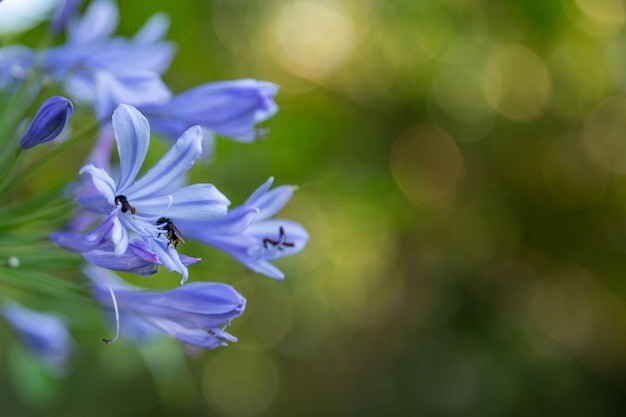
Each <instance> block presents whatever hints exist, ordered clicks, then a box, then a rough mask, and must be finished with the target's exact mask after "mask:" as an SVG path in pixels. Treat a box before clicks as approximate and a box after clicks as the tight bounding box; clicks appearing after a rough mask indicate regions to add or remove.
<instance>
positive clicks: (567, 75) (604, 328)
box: [0, 0, 626, 417]
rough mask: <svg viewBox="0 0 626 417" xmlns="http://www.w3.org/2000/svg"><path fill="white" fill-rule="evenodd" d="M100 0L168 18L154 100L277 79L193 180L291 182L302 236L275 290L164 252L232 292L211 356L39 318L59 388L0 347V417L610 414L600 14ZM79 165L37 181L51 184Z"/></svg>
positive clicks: (622, 241)
mask: <svg viewBox="0 0 626 417" xmlns="http://www.w3.org/2000/svg"><path fill="white" fill-rule="evenodd" d="M119 3H120V4H119V6H120V11H121V23H120V29H119V33H121V34H124V35H129V36H130V35H132V34H133V33H134V32H135V31H136V30H137V29H138V28H139V27H140V25H141V24H142V23H143V22H144V21H145V20H146V19H147V18H148V17H149V16H150V15H152V14H153V13H155V12H157V11H161V10H162V11H165V12H166V13H168V14H169V15H170V17H171V20H172V21H171V29H170V32H169V36H168V38H169V39H172V40H174V41H175V42H177V44H178V47H179V52H178V54H177V56H176V58H175V61H174V63H173V66H172V69H171V70H170V71H169V72H168V73H167V74H166V76H165V80H166V82H167V83H168V85H169V86H170V87H171V88H172V90H173V91H175V92H180V91H183V90H185V89H188V88H190V87H192V86H195V85H197V84H200V83H203V82H207V81H212V80H222V79H237V78H247V77H251V78H257V79H263V80H269V81H273V82H276V83H277V84H279V85H280V86H281V90H280V92H279V94H278V96H277V102H278V104H279V106H280V108H281V110H280V112H279V113H278V114H277V115H276V116H275V117H274V118H273V119H271V120H270V121H269V122H267V123H265V126H267V127H269V128H270V134H269V136H268V137H267V139H266V140H264V141H261V142H258V143H254V144H249V145H246V144H239V143H234V142H229V141H227V140H223V139H220V140H219V141H218V143H217V152H216V157H215V159H214V160H213V161H212V162H211V163H210V164H204V165H201V166H199V167H198V166H197V167H196V168H194V169H195V171H193V179H194V180H196V181H202V182H212V183H214V184H215V185H217V186H218V188H219V189H220V190H222V191H223V192H224V193H225V194H226V195H228V196H229V197H230V198H231V200H232V201H233V203H234V205H237V204H239V203H241V202H242V201H244V200H245V198H246V197H247V195H249V193H250V192H252V191H253V190H254V189H255V188H256V187H257V186H258V185H259V184H261V183H262V182H263V181H264V180H265V179H266V178H267V177H269V176H274V177H275V179H276V184H298V185H299V186H300V190H299V191H298V192H297V193H296V195H295V196H294V198H293V199H292V201H291V202H290V203H289V204H288V205H287V206H286V208H285V209H284V210H283V211H282V212H281V214H280V216H281V217H286V218H291V219H294V220H296V221H299V222H301V223H302V224H303V225H304V226H305V227H306V228H307V229H308V231H309V233H310V235H311V240H310V242H309V244H308V246H307V248H306V249H305V251H304V252H302V253H300V254H298V255H296V256H293V257H291V258H287V259H281V260H279V261H278V262H276V264H277V265H278V266H279V267H280V268H281V269H283V271H284V272H285V273H286V276H287V278H286V279H285V281H284V282H276V281H273V280H271V279H269V278H265V277H263V276H260V275H255V274H253V273H251V272H249V271H248V270H247V269H245V268H244V267H243V266H241V265H239V264H237V263H236V262H235V261H233V260H231V259H230V258H229V257H227V256H226V255H223V254H221V253H217V252H216V251H214V250H211V249H207V248H204V247H202V246H200V245H196V244H194V243H192V242H188V243H187V244H186V245H184V251H183V252H184V253H186V254H188V255H192V256H201V257H202V258H203V259H204V261H203V262H202V263H201V264H199V265H194V266H193V267H191V269H190V271H191V279H192V280H208V281H222V282H227V283H229V284H232V285H233V286H235V287H236V288H237V289H238V290H239V291H240V292H241V293H242V294H243V295H244V296H245V297H247V299H248V309H247V311H246V313H245V314H244V316H243V317H242V318H240V319H238V320H236V321H235V322H234V323H233V326H232V328H231V331H232V333H233V334H234V335H236V336H237V337H239V342H238V343H236V344H233V345H231V346H230V347H228V348H222V349H218V350H216V351H204V352H197V351H190V352H188V357H186V356H185V354H183V353H181V350H180V349H179V347H178V346H177V344H176V343H175V342H173V341H171V340H162V341H160V342H155V343H153V344H151V345H148V346H143V347H137V346H133V345H130V344H128V343H125V342H124V341H120V342H119V343H117V344H115V345H112V346H109V347H107V346H105V345H104V344H102V343H101V342H100V337H102V336H106V335H107V334H108V333H107V332H108V330H106V328H105V327H104V325H103V324H102V320H101V319H100V317H99V316H98V314H97V311H96V308H95V305H94V304H93V303H90V302H88V301H82V300H78V301H72V300H62V301H60V302H59V303H58V304H57V305H56V306H57V307H56V308H58V309H62V310H63V311H65V313H66V314H67V315H68V316H69V317H70V318H71V322H72V325H73V329H74V335H75V338H76V342H77V353H76V356H75V358H74V361H73V372H72V373H71V374H69V375H68V376H66V377H65V378H61V379H54V378H50V377H46V376H44V375H42V374H41V373H40V372H39V371H38V370H37V369H36V368H35V367H33V366H32V365H29V363H30V362H29V361H28V359H27V358H25V357H24V355H23V353H22V352H21V351H20V348H19V347H18V345H17V344H16V343H8V344H5V343H3V344H2V347H0V350H2V352H1V353H2V354H3V356H2V360H1V362H0V370H1V371H2V375H3V377H2V379H1V381H0V415H2V416H3V417H4V416H64V417H74V416H76V417H83V416H85V415H89V416H103V417H104V416H118V417H139V416H151V417H158V416H224V417H254V416H382V415H394V416H615V415H620V414H621V413H622V412H623V409H624V407H625V406H626V400H624V398H625V397H624V395H625V394H626V392H625V391H626V303H625V301H624V299H625V297H626V279H625V278H626V277H625V275H626V256H625V254H624V251H626V210H625V209H626V177H625V174H626V96H625V95H624V93H625V92H626V28H625V26H624V25H625V23H626V5H625V3H624V2H622V1H620V0H561V1H550V0H511V1H479V0H440V1H427V0H395V1H390V0H387V1H385V0H320V1H317V0H263V1H261V0H256V1H254V0H210V1H209V0H203V1H200V0H197V1H191V0H187V1H178V2H170V1H165V0H158V1H156V0H150V1H148V0H133V1H132V2H131V1H126V2H119ZM158 146H161V148H162V149H160V150H159V149H156V150H155V154H154V155H155V156H154V157H155V158H156V157H158V153H159V151H161V152H162V151H163V150H164V149H165V144H163V143H162V144H161V145H158ZM158 146H157V147H158ZM88 148H89V144H86V145H85V149H75V150H74V152H75V154H74V155H73V156H68V157H67V158H68V159H67V160H66V161H65V162H62V163H59V164H57V165H56V168H59V167H63V169H62V170H60V171H62V172H63V174H58V175H59V176H60V175H65V176H67V178H68V179H70V178H74V177H75V175H76V174H75V173H76V172H77V171H78V168H79V166H80V165H81V163H82V161H81V157H82V156H81V155H83V154H84V152H85V150H86V149H88ZM148 166H149V165H148ZM42 181H43V180H42ZM59 251H60V250H59ZM76 279H78V278H76ZM178 279H179V278H178V277H177V276H176V275H175V274H168V273H166V272H164V271H163V272H161V273H159V274H158V275H155V276H152V277H149V278H143V277H139V279H137V278H135V279H134V281H133V282H135V283H138V284H141V285H144V286H154V287H159V288H171V287H173V286H175V285H176V284H177V282H178ZM59 306H60V307H59ZM2 338H3V339H5V340H7V339H9V340H13V341H15V340H14V337H13V338H11V337H10V336H9V332H6V331H4V332H3V336H2Z"/></svg>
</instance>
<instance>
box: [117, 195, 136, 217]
mask: <svg viewBox="0 0 626 417" xmlns="http://www.w3.org/2000/svg"><path fill="white" fill-rule="evenodd" d="M118 203H120V204H121V205H122V213H126V212H127V211H129V210H130V212H131V213H132V214H135V213H137V210H135V207H133V206H131V205H130V203H129V202H128V199H127V198H126V196H124V195H116V196H115V205H116V206H117V204H118Z"/></svg>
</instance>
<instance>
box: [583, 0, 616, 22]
mask: <svg viewBox="0 0 626 417" xmlns="http://www.w3.org/2000/svg"><path fill="white" fill-rule="evenodd" d="M576 5H577V6H578V8H579V10H580V11H581V12H583V13H584V14H585V15H587V16H588V17H590V18H591V19H593V20H595V21H597V22H598V23H603V24H607V25H623V24H624V19H625V13H624V3H623V1H622V0H576Z"/></svg>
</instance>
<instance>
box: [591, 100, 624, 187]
mask: <svg viewBox="0 0 626 417" xmlns="http://www.w3.org/2000/svg"><path fill="white" fill-rule="evenodd" d="M624 132H626V98H624V97H623V96H614V97H611V98H608V99H606V100H604V101H603V102H602V103H600V104H599V105H598V106H597V107H596V108H595V109H594V110H593V111H592V112H591V114H590V115H589V117H588V118H587V120H586V122H585V126H584V144H585V148H586V150H587V152H588V153H589V156H590V157H591V158H592V159H593V161H594V162H596V163H597V164H598V165H600V166H601V167H603V168H605V169H607V170H609V171H612V172H616V173H619V174H626V140H624Z"/></svg>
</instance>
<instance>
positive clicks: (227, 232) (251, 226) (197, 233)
mask: <svg viewBox="0 0 626 417" xmlns="http://www.w3.org/2000/svg"><path fill="white" fill-rule="evenodd" d="M273 181H274V179H273V178H270V179H268V180H267V181H266V182H265V183H264V184H263V185H261V186H260V187H259V188H257V190H256V191H255V192H254V193H253V194H252V195H251V196H250V197H249V198H248V200H247V201H246V202H245V203H244V204H243V205H241V206H239V207H236V208H234V209H232V210H230V211H229V212H228V213H227V214H226V216H224V217H222V218H220V219H217V220H212V221H188V220H183V221H180V222H178V223H177V224H178V227H179V228H180V230H181V231H182V233H183V235H185V236H187V237H188V238H190V239H195V240H198V241H200V242H203V243H205V244H207V245H210V246H213V247H215V248H217V249H220V250H223V251H224V252H226V253H227V254H229V255H230V256H232V257H233V258H235V259H236V260H238V261H239V262H241V263H242V264H243V265H245V266H247V267H248V268H250V269H251V270H253V271H255V272H258V273H261V274H264V275H267V276H269V277H271V278H275V279H283V278H284V274H283V273H282V272H281V271H280V270H279V269H278V268H276V267H275V266H274V265H272V264H271V263H270V262H269V261H272V260H275V259H278V258H281V257H283V256H287V255H292V254H295V253H297V252H300V251H301V250H302V249H304V246H305V245H306V242H307V240H308V239H309V235H308V233H307V232H306V230H305V229H304V228H303V227H302V226H301V225H300V224H298V223H296V222H294V221H291V220H286V219H270V217H272V216H273V215H274V214H276V213H277V212H278V211H279V210H280V209H281V208H282V207H283V206H284V205H285V204H286V203H287V202H288V201H289V199H290V198H291V196H292V195H293V192H294V190H295V187H293V186H287V185H283V186H281V187H277V188H274V189H273V190H270V187H271V185H272V182H273Z"/></svg>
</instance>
